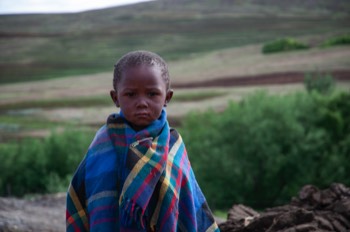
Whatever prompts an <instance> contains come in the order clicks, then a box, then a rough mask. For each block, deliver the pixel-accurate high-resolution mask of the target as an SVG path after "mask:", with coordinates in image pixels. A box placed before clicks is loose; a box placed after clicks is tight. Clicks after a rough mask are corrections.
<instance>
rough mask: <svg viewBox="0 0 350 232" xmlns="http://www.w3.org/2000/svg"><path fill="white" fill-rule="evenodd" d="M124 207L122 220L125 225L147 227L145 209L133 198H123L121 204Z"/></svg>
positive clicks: (138, 227) (139, 227)
mask: <svg viewBox="0 0 350 232" xmlns="http://www.w3.org/2000/svg"><path fill="white" fill-rule="evenodd" d="M120 208H121V209H122V212H121V214H122V217H121V220H122V221H121V222H122V224H124V225H125V226H128V227H130V226H134V225H136V226H137V229H145V218H144V214H145V210H144V209H142V207H140V206H139V205H137V203H136V202H134V201H133V200H131V199H123V200H122V203H121V205H120Z"/></svg>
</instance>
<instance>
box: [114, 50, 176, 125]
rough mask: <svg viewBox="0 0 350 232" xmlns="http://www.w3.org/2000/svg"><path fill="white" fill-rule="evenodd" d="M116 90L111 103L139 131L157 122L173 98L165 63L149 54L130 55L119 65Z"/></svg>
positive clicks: (144, 52) (116, 71)
mask: <svg viewBox="0 0 350 232" xmlns="http://www.w3.org/2000/svg"><path fill="white" fill-rule="evenodd" d="M113 88H114V90H111V92H110V94H111V97H112V100H113V101H114V103H115V104H116V106H117V107H120V108H121V111H122V112H123V115H124V116H125V118H126V119H127V120H128V121H129V123H130V124H131V126H132V127H133V128H134V129H136V130H140V129H143V128H145V127H147V126H148V125H149V124H151V123H152V122H153V121H154V120H156V119H158V118H159V116H160V114H161V111H162V109H163V107H164V106H166V104H167V103H168V102H169V101H170V99H171V98H172V95H173V91H172V90H171V89H170V80H169V72H168V68H167V65H166V63H165V61H164V60H163V59H162V58H161V57H160V56H158V55H157V54H154V53H151V52H147V51H135V52H130V53H127V54H126V55H124V56H123V57H122V58H121V59H120V60H119V61H118V62H117V64H116V65H115V69H114V78H113Z"/></svg>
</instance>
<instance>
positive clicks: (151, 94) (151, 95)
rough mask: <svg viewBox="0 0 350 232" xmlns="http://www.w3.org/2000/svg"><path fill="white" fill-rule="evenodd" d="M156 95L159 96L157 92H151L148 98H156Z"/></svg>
mask: <svg viewBox="0 0 350 232" xmlns="http://www.w3.org/2000/svg"><path fill="white" fill-rule="evenodd" d="M156 95H158V93H157V92H149V93H148V96H150V97H154V96H156Z"/></svg>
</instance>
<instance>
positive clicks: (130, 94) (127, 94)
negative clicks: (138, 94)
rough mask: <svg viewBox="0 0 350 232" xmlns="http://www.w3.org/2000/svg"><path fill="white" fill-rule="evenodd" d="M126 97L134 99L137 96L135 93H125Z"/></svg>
mask: <svg viewBox="0 0 350 232" xmlns="http://www.w3.org/2000/svg"><path fill="white" fill-rule="evenodd" d="M125 96H127V97H133V96H135V93H133V92H126V93H125Z"/></svg>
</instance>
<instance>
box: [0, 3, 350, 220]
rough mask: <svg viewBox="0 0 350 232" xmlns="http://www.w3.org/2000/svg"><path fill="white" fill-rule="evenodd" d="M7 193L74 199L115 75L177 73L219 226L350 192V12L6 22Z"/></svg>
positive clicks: (183, 111)
mask: <svg viewBox="0 0 350 232" xmlns="http://www.w3.org/2000/svg"><path fill="white" fill-rule="evenodd" d="M0 41H1V42H0V49H1V51H2V52H1V54H0V170H1V171H0V172H1V175H0V195H1V196H3V197H5V196H6V197H9V196H17V197H23V196H25V197H28V196H32V195H33V194H46V193H57V192H64V191H66V189H67V187H68V184H69V180H70V178H71V175H72V174H73V172H74V170H75V169H76V167H77V165H78V164H79V162H80V160H81V159H82V157H83V156H84V154H85V152H86V150H87V148H88V145H89V144H90V142H91V140H92V138H93V136H94V133H95V132H96V130H97V129H98V128H99V127H100V126H101V125H103V124H104V123H105V120H106V118H107V116H108V115H109V114H111V113H113V112H116V111H117V109H115V107H114V106H113V104H112V101H111V100H110V97H109V91H110V89H111V88H112V75H113V65H114V64H115V62H116V61H117V60H118V59H119V58H120V57H121V56H122V55H123V54H125V53H126V52H128V51H131V50H150V51H153V52H156V53H158V54H160V55H161V56H162V57H163V58H164V59H165V60H166V61H167V62H168V65H169V70H170V75H171V81H172V87H173V89H174V91H175V94H174V98H173V100H172V102H171V103H170V104H169V106H168V108H167V111H168V116H169V121H170V123H171V125H172V126H173V127H175V128H177V129H178V130H179V131H180V132H181V133H182V135H183V137H184V141H185V142H186V145H187V150H188V153H189V157H190V160H191V163H192V166H193V168H194V171H195V173H196V177H197V179H198V182H199V184H200V186H201V187H202V190H203V192H204V193H205V195H206V197H207V199H208V202H209V205H210V206H211V208H212V209H213V210H214V212H215V213H216V215H219V216H223V217H225V213H224V212H226V211H227V209H228V208H230V207H231V206H232V205H233V204H238V203H242V204H246V205H249V206H252V207H255V208H257V209H264V208H266V207H271V206H276V205H279V204H284V203H285V202H287V201H289V200H290V198H291V197H292V196H293V195H295V194H296V193H297V192H298V190H299V189H300V187H302V186H303V185H305V184H314V185H316V186H318V187H320V188H322V187H326V186H329V185H330V184H331V183H333V182H340V183H343V184H345V185H347V186H349V185H350V179H349V176H350V164H349V162H348V160H349V158H350V46H349V45H350V2H349V1H347V0H333V1H330V0H318V1H316V0H303V1H302V0H291V1H281V0H245V1H242V0H211V1H209V0H203V1H194V0H158V1H151V2H144V3H138V4H133V5H127V6H119V7H113V8H106V9H101V10H92V11H85V12H80V13H70V14H16V15H0Z"/></svg>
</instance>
